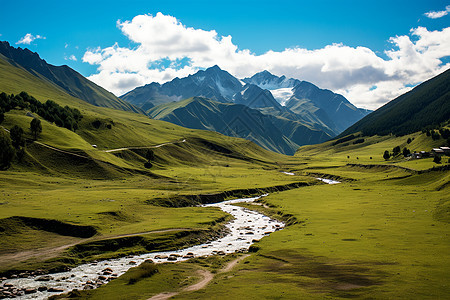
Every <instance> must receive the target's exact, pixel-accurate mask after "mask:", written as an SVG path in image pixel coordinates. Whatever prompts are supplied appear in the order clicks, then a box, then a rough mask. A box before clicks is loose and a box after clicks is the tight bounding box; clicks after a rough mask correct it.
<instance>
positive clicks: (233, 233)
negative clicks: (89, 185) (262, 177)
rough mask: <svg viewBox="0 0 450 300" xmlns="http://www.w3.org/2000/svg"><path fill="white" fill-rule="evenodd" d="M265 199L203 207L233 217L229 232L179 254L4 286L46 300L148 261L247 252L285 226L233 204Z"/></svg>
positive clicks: (127, 260)
mask: <svg viewBox="0 0 450 300" xmlns="http://www.w3.org/2000/svg"><path fill="white" fill-rule="evenodd" d="M264 196H265V195H263V196H260V197H254V198H245V199H235V200H229V201H224V202H220V203H214V204H207V205H204V206H205V207H208V206H209V207H219V208H220V209H222V210H223V211H224V212H227V213H229V214H231V215H232V216H233V217H234V219H233V220H232V221H231V222H229V223H227V224H226V225H225V226H226V227H227V229H228V232H229V233H228V234H227V235H226V236H224V237H222V238H220V239H218V240H215V241H212V242H209V243H206V244H201V245H196V246H193V247H189V248H186V249H182V250H178V251H170V252H154V253H148V254H143V255H136V256H127V257H122V258H118V259H112V260H105V261H101V262H96V263H89V264H84V265H80V266H77V267H75V268H73V269H71V270H70V271H68V272H61V273H54V274H50V275H44V276H32V277H28V278H14V279H7V280H5V281H4V282H3V285H4V286H5V285H12V286H13V287H14V288H16V289H18V290H23V291H24V292H25V290H28V292H29V294H24V295H22V296H19V297H15V298H14V299H46V298H48V297H49V296H51V295H55V294H61V293H65V292H68V291H71V290H73V289H78V290H82V289H92V288H96V287H98V286H100V285H102V284H105V283H107V282H108V281H109V280H111V279H112V278H115V277H118V276H120V275H122V274H124V273H125V272H126V271H128V270H129V269H130V268H131V267H135V266H137V265H139V264H141V263H142V262H144V261H145V260H147V259H151V260H152V261H153V262H155V263H165V262H176V261H183V260H187V259H189V258H192V257H198V256H208V255H225V254H230V253H234V252H244V251H247V250H248V249H249V247H250V245H251V244H252V243H253V242H254V241H256V240H259V239H261V238H262V237H264V236H265V235H268V234H270V233H272V232H274V231H276V230H280V229H282V228H283V227H284V224H283V223H282V222H279V221H276V220H273V219H271V218H269V217H267V216H265V215H263V214H261V213H258V212H255V211H252V210H249V209H246V208H243V207H239V206H235V205H233V204H235V203H240V202H253V201H255V200H256V199H259V198H261V197H264ZM38 289H40V291H39V290H38ZM44 289H45V290H44Z"/></svg>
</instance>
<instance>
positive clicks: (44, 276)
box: [35, 275, 53, 281]
mask: <svg viewBox="0 0 450 300" xmlns="http://www.w3.org/2000/svg"><path fill="white" fill-rule="evenodd" d="M50 280H53V277H52V276H50V275H42V276H39V277H38V278H36V279H35V281H50Z"/></svg>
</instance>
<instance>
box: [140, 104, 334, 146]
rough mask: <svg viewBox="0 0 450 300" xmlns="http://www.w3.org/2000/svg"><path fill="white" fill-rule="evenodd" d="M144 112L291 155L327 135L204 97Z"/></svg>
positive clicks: (298, 124)
mask: <svg viewBox="0 0 450 300" xmlns="http://www.w3.org/2000/svg"><path fill="white" fill-rule="evenodd" d="M148 114H149V115H150V116H151V117H152V118H154V119H157V120H163V121H167V122H171V123H173V124H176V125H180V126H183V127H187V128H192V129H204V130H212V131H217V132H220V133H222V134H225V135H228V136H235V137H241V138H245V139H248V140H251V141H253V142H255V143H256V144H258V145H260V146H262V147H263V148H265V149H268V150H272V151H276V152H279V153H283V154H288V155H292V154H294V153H295V151H296V149H297V148H298V147H299V146H301V145H305V144H310V143H319V142H322V141H325V140H328V139H329V138H330V137H331V136H330V135H328V134H327V133H325V132H324V131H322V130H318V129H314V128H310V127H308V126H307V125H305V124H303V123H301V122H299V121H293V120H289V119H286V118H282V117H276V116H272V115H266V114H263V113H261V112H260V111H259V110H257V109H253V108H250V107H248V106H246V105H242V104H236V103H222V102H217V101H212V100H210V99H207V98H204V97H192V98H189V99H185V100H183V101H179V102H171V103H166V104H164V105H159V106H156V107H154V108H152V109H150V110H149V111H148Z"/></svg>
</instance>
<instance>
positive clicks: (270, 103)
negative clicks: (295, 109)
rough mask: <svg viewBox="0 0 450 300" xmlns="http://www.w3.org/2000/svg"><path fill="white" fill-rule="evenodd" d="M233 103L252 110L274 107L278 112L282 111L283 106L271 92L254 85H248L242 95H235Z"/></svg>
mask: <svg viewBox="0 0 450 300" xmlns="http://www.w3.org/2000/svg"><path fill="white" fill-rule="evenodd" d="M233 102H234V103H236V104H244V105H246V106H248V107H251V108H264V107H272V108H275V109H277V110H281V109H282V106H281V104H280V103H278V102H277V100H275V98H274V97H273V95H272V93H270V91H268V90H263V89H262V88H260V87H258V86H257V85H254V84H246V85H245V86H244V87H243V89H242V91H241V92H240V93H236V94H235V95H234V97H233Z"/></svg>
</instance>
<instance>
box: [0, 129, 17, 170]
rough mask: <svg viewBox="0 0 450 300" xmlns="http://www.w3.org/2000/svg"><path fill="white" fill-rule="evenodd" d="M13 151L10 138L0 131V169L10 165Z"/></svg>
mask: <svg viewBox="0 0 450 300" xmlns="http://www.w3.org/2000/svg"><path fill="white" fill-rule="evenodd" d="M14 154H15V151H14V147H13V146H12V144H11V139H10V138H9V136H8V135H7V134H5V133H4V132H3V130H2V131H0V170H6V169H8V168H9V166H11V161H12V159H13V157H14Z"/></svg>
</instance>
